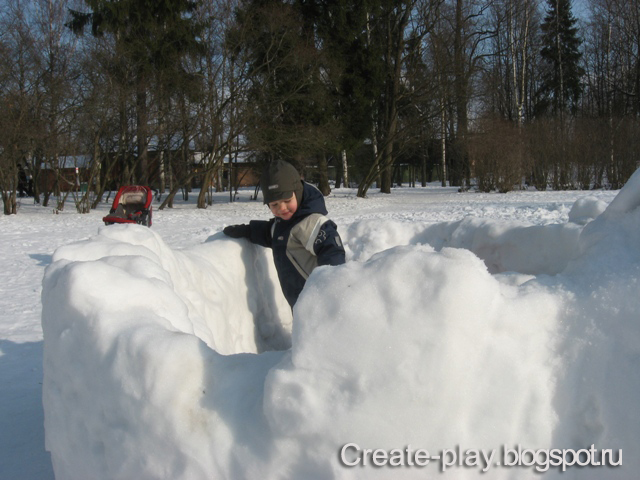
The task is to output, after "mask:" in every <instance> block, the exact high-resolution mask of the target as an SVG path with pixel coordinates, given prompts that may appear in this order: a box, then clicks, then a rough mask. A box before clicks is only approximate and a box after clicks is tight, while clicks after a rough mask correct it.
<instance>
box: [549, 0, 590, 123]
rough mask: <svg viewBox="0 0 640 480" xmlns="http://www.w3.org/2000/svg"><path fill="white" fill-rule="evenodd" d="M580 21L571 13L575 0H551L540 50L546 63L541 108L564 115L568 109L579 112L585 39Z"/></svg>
mask: <svg viewBox="0 0 640 480" xmlns="http://www.w3.org/2000/svg"><path fill="white" fill-rule="evenodd" d="M576 23H577V20H576V18H575V17H574V16H573V14H572V12H571V0H547V11H546V17H545V19H544V22H543V24H542V34H543V35H542V44H543V48H542V50H541V52H540V53H541V56H542V58H543V59H544V61H545V64H546V70H545V72H544V74H543V77H542V88H541V93H542V94H543V98H544V99H543V101H542V102H541V104H540V105H539V110H541V111H542V112H544V111H548V110H551V113H553V114H557V115H560V117H562V115H563V114H564V112H566V111H569V112H571V113H575V111H576V109H577V102H578V99H579V97H580V94H581V93H582V85H581V80H582V76H583V75H584V69H583V68H582V66H581V65H580V61H581V57H582V54H581V52H580V45H581V43H582V42H581V40H580V38H579V37H578V28H577V27H576Z"/></svg>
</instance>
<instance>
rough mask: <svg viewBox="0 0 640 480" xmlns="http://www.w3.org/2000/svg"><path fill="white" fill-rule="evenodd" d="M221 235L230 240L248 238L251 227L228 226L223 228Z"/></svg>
mask: <svg viewBox="0 0 640 480" xmlns="http://www.w3.org/2000/svg"><path fill="white" fill-rule="evenodd" d="M222 233H224V234H225V235H227V236H228V237H231V238H249V237H250V236H251V227H249V225H246V224H242V225H229V226H228V227H224V230H222Z"/></svg>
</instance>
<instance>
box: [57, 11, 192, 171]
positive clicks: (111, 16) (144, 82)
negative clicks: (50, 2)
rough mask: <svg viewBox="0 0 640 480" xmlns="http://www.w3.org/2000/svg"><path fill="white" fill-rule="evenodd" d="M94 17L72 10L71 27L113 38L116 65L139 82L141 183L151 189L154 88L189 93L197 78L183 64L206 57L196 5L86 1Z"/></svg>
mask: <svg viewBox="0 0 640 480" xmlns="http://www.w3.org/2000/svg"><path fill="white" fill-rule="evenodd" d="M85 3H86V4H87V6H88V7H89V8H90V9H91V12H89V13H86V12H79V11H76V10H71V16H72V19H71V21H70V22H69V24H68V26H69V28H71V30H72V31H74V32H75V33H77V34H81V33H82V32H83V31H84V29H85V27H87V26H90V27H91V32H92V34H93V35H94V36H96V37H99V36H102V35H113V36H114V38H115V43H116V51H117V55H118V56H119V57H120V58H117V59H116V63H119V62H122V63H124V64H126V67H125V68H127V69H129V70H130V71H131V72H132V73H131V76H132V77H133V78H134V83H135V85H134V89H135V96H136V120H137V141H138V165H137V167H138V168H137V172H138V174H137V177H138V178H137V181H138V182H140V183H143V184H148V183H149V172H148V164H147V148H148V141H149V139H148V130H147V128H148V123H149V118H148V116H149V105H148V94H149V92H150V91H151V89H152V86H153V85H154V82H155V86H156V88H157V89H158V90H159V91H161V92H166V93H164V94H165V95H166V94H170V92H172V91H173V92H176V91H185V90H186V89H189V88H191V87H192V85H193V83H194V78H195V77H194V76H193V75H189V74H188V73H187V72H186V70H185V68H184V64H183V59H184V57H185V56H186V55H197V54H199V53H202V52H203V49H204V46H203V45H202V43H201V42H200V38H199V34H200V32H201V30H202V27H203V26H202V25H201V24H199V23H198V22H197V21H196V20H195V17H194V15H193V12H194V11H195V10H196V8H197V6H198V1H197V0H166V1H162V2H158V1H156V0H116V1H109V0H85Z"/></svg>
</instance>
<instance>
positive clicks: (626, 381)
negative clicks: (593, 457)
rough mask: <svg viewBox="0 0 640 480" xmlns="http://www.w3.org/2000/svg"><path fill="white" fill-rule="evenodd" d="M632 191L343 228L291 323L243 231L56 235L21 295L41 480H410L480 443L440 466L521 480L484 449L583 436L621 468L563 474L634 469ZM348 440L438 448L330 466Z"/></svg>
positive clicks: (638, 247) (635, 228)
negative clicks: (484, 214)
mask: <svg viewBox="0 0 640 480" xmlns="http://www.w3.org/2000/svg"><path fill="white" fill-rule="evenodd" d="M629 190H631V192H629ZM638 191H640V175H639V174H636V175H634V177H632V179H631V180H630V181H629V183H628V184H627V186H626V187H625V188H624V189H623V190H622V191H621V192H620V195H619V196H618V197H617V198H616V200H615V201H614V202H612V203H611V205H610V206H609V207H608V208H607V209H606V210H605V211H604V213H602V214H600V215H599V216H596V215H595V214H596V213H597V212H598V210H600V211H601V207H602V206H601V205H598V204H597V202H593V201H587V202H586V203H583V204H582V205H578V206H576V205H574V209H572V211H573V212H574V215H573V216H572V218H573V220H572V222H570V223H568V224H566V225H548V226H527V225H522V224H514V223H509V222H495V221H494V222H490V221H486V220H483V221H481V220H477V219H473V218H467V219H464V220H462V221H459V222H450V223H444V224H434V225H424V224H423V225H420V224H413V225H411V224H408V223H402V222H393V221H386V222H383V223H380V222H378V223H377V225H376V224H374V223H372V222H367V221H361V222H357V223H354V224H352V225H351V226H350V227H349V228H348V229H346V231H345V235H344V239H345V241H346V243H347V249H348V255H349V259H350V261H349V262H348V263H347V264H346V265H343V266H340V267H320V268H318V269H317V270H316V271H315V272H314V274H313V275H312V276H311V278H310V279H309V282H308V284H307V287H305V290H304V292H303V294H302V296H301V297H300V300H299V302H298V304H297V305H296V308H295V310H294V315H293V318H294V321H293V329H292V331H291V328H290V327H291V325H290V322H291V313H290V311H289V310H288V307H287V306H286V303H285V302H284V300H283V299H282V295H281V293H280V291H279V287H278V285H277V283H276V281H275V274H274V272H273V267H272V266H271V262H270V259H269V255H270V253H269V252H268V251H265V250H263V249H260V248H258V247H255V246H252V245H250V244H248V243H247V242H246V241H235V240H230V239H225V238H223V237H221V236H220V235H214V237H212V238H211V239H210V241H209V242H206V243H204V244H203V245H200V246H198V247H197V248H192V249H188V250H184V251H174V250H171V249H169V248H168V247H167V246H166V245H165V244H164V243H163V241H162V239H161V238H160V237H158V235H156V234H155V233H154V232H153V231H152V230H151V229H147V228H144V227H137V226H122V227H121V226H110V227H106V228H103V229H101V230H100V232H99V235H98V236H97V237H95V238H92V239H90V240H87V241H85V242H82V243H80V244H75V245H71V246H67V247H63V248H61V249H59V250H58V251H57V252H56V254H55V256H54V262H53V263H52V265H51V266H50V267H49V268H48V269H47V271H46V274H45V277H44V280H43V294H42V301H43V318H42V322H43V330H44V338H45V342H44V385H43V397H44V398H43V401H44V407H45V428H46V444H47V449H48V450H50V451H51V453H52V459H53V465H54V469H55V472H56V476H57V477H58V478H64V479H75V478H78V479H84V478H96V479H100V478H103V479H130V478H140V479H144V478H172V479H179V478H183V479H189V480H191V479H198V478H202V479H211V478H229V479H239V478H247V479H252V478H256V479H262V478H283V479H284V478H286V479H298V478H305V479H329V478H341V479H342V478H345V479H348V478H363V479H364V478H367V479H368V478H389V477H393V478H431V477H434V476H439V475H438V474H439V472H440V471H441V470H442V469H443V468H444V467H445V464H446V461H447V460H451V459H452V456H453V455H454V454H455V453H456V452H457V453H458V455H457V460H460V459H461V458H462V454H463V453H465V452H471V451H472V450H479V449H485V451H486V453H489V452H491V451H493V452H494V453H495V456H494V457H492V460H491V462H490V465H483V464H482V462H481V461H477V462H476V463H475V464H471V463H472V462H471V460H469V459H470V458H471V457H468V456H467V460H468V463H467V466H466V467H465V466H464V465H462V466H451V468H449V470H448V472H449V473H451V475H450V476H449V477H450V478H456V479H459V478H477V477H478V475H479V472H480V471H481V470H483V467H486V470H487V472H486V474H485V476H486V477H487V478H530V477H531V476H532V475H533V472H534V471H535V465H534V466H532V465H529V466H523V465H520V466H513V467H510V468H507V467H505V466H504V458H503V457H502V456H501V455H502V454H503V453H504V450H505V448H512V447H513V448H514V449H515V448H516V446H521V447H522V448H524V449H531V450H536V451H540V452H542V449H552V448H554V449H576V450H577V449H589V448H590V447H591V446H592V445H594V447H593V448H596V449H612V450H613V452H614V453H615V455H614V458H613V460H617V459H618V456H617V453H618V451H619V449H621V450H622V451H623V452H624V455H623V459H624V462H623V465H622V466H617V467H614V468H611V469H606V470H602V468H603V467H600V468H582V467H578V466H568V467H567V472H566V473H565V474H563V475H562V478H602V477H603V473H604V474H605V476H607V478H615V477H616V476H617V477H618V478H635V472H637V470H638V468H640V460H638V456H637V455H635V453H636V449H637V446H638V445H639V444H640V415H638V413H637V412H638V410H637V405H636V404H637V398H638V396H639V395H640V375H639V374H638V373H637V359H638V358H639V354H640V327H639V326H638V321H637V319H638V312H639V311H640V308H639V307H640V295H638V294H639V293H640V290H639V289H638V277H639V276H640V275H639V273H640V271H639V265H640V262H639V260H640V207H639V205H640V198H639V196H638V194H637V192H638ZM590 216H591V217H595V219H594V220H591V221H590V220H589V217H590ZM578 219H581V220H579V221H578ZM574 220H575V221H574ZM585 225H586V226H585ZM376 228H377V230H376ZM453 247H455V248H453ZM290 335H291V336H290ZM267 350H272V351H267ZM634 367H636V368H634ZM347 444H351V445H350V446H349V448H348V449H347V450H343V446H345V445H347ZM356 445H357V446H358V447H359V448H361V449H383V450H385V451H386V452H396V453H397V452H400V451H402V452H405V453H406V452H407V451H411V449H413V450H414V451H415V449H424V450H428V451H429V452H430V453H431V455H441V458H440V460H437V459H433V460H432V461H431V463H429V464H428V465H426V466H423V467H418V466H416V465H415V464H414V465H408V464H407V459H406V458H405V460H404V467H397V466H396V467H394V466H392V465H389V463H387V465H386V466H384V467H375V466H372V465H371V464H372V462H373V460H372V457H371V456H370V457H369V458H368V460H367V461H368V462H369V463H368V465H367V466H363V465H362V463H363V462H364V461H365V460H361V462H360V465H358V466H353V467H351V466H349V465H348V464H350V463H355V462H356V461H358V452H359V450H358V449H357V448H356ZM445 449H451V451H446V450H445ZM456 449H457V450H456ZM493 449H495V450H493ZM341 453H342V454H343V455H342V456H341ZM585 454H586V453H585V451H583V453H582V455H583V456H582V457H579V460H580V461H584V455H585ZM532 458H533V454H530V456H529V457H527V458H526V460H531V459H532ZM566 458H568V459H569V460H571V457H566ZM535 460H536V461H537V462H538V463H537V464H536V465H537V466H538V470H541V469H544V467H545V465H544V462H543V460H544V456H543V455H542V454H538V455H536V456H535ZM547 460H549V458H548V457H547ZM499 462H502V463H503V464H502V465H499ZM345 463H346V464H347V465H345ZM546 468H547V469H549V472H548V473H551V474H552V475H555V474H560V473H561V467H559V466H553V465H552V466H550V465H549V461H547V464H546Z"/></svg>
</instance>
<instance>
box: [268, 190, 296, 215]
mask: <svg viewBox="0 0 640 480" xmlns="http://www.w3.org/2000/svg"><path fill="white" fill-rule="evenodd" d="M269 208H270V209H271V213H273V215H275V216H276V217H278V218H281V219H282V220H289V219H290V218H291V217H293V214H294V213H296V210H298V200H296V196H295V195H292V196H291V198H285V199H284V200H276V201H275V202H269Z"/></svg>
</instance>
